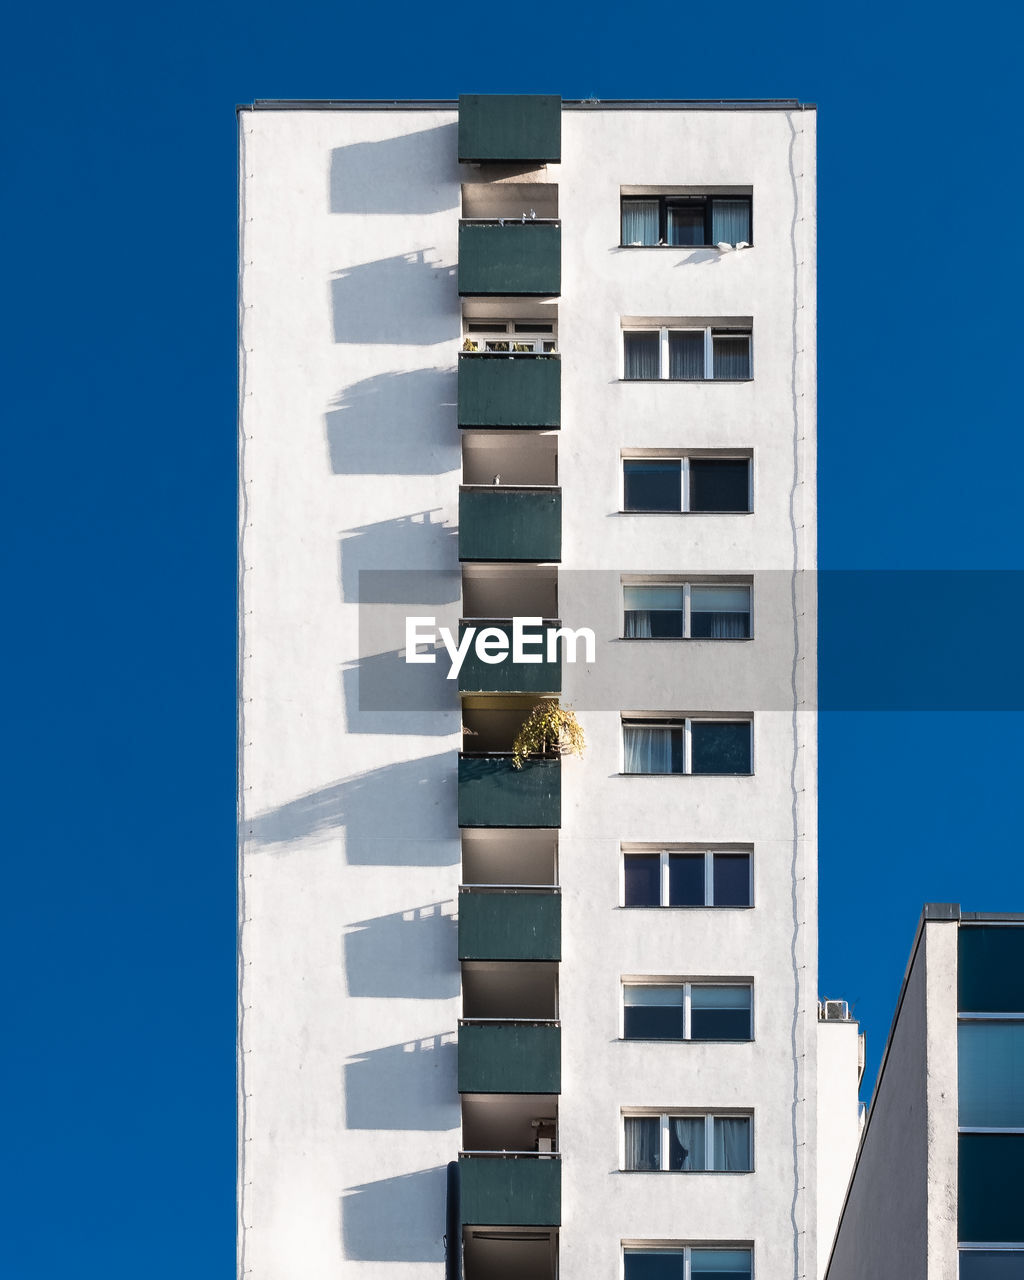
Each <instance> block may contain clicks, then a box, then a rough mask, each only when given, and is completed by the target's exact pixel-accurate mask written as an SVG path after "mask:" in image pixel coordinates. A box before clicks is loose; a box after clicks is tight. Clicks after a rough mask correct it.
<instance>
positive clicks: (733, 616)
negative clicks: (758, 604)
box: [690, 611, 750, 640]
mask: <svg viewBox="0 0 1024 1280" xmlns="http://www.w3.org/2000/svg"><path fill="white" fill-rule="evenodd" d="M690 635H691V636H692V637H693V638H694V640H749V639H750V614H749V613H703V612H701V613H697V612H696V611H694V612H693V613H691V614H690Z"/></svg>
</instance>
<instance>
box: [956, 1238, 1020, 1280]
mask: <svg viewBox="0 0 1024 1280" xmlns="http://www.w3.org/2000/svg"><path fill="white" fill-rule="evenodd" d="M1021 1276H1024V1244H1018V1245H1017V1246H1016V1247H1015V1248H1014V1247H1013V1246H1009V1247H1007V1248H998V1249H992V1248H989V1249H965V1248H964V1247H963V1245H961V1246H960V1280H1021Z"/></svg>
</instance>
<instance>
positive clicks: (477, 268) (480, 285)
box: [459, 222, 562, 298]
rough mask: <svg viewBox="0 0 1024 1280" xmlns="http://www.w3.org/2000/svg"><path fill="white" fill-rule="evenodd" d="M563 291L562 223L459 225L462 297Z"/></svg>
mask: <svg viewBox="0 0 1024 1280" xmlns="http://www.w3.org/2000/svg"><path fill="white" fill-rule="evenodd" d="M561 289H562V227H561V224H560V223H557V222H506V223H505V224H504V225H502V224H501V223H500V222H463V223H460V224H459V293H460V294H461V295H462V296H463V297H467V296H470V297H475V298H480V297H489V296H492V295H500V296H502V297H541V298H553V297H556V296H557V295H558V294H559V293H560V292H561Z"/></svg>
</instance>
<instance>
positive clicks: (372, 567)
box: [338, 507, 462, 652]
mask: <svg viewBox="0 0 1024 1280" xmlns="http://www.w3.org/2000/svg"><path fill="white" fill-rule="evenodd" d="M438 510H439V509H438V508H436V507H435V508H433V509H431V510H429V511H417V512H415V513H414V514H413V515H407V516H396V517H395V518H394V519H393V520H378V521H377V522H376V523H374V524H363V525H357V526H356V527H355V528H354V529H348V530H346V532H345V536H344V537H343V538H342V540H341V544H340V546H339V549H338V550H339V555H340V559H341V568H340V576H341V598H342V600H343V601H345V603H346V604H369V603H374V604H395V605H414V604H415V605H423V606H431V607H433V606H435V605H442V604H453V603H454V602H455V601H456V600H457V599H458V598H459V592H460V591H461V589H462V581H461V578H460V575H459V531H458V528H457V527H455V526H451V525H446V524H443V523H442V521H441V519H440V518H438V519H437V520H434V519H433V518H432V517H433V516H434V515H435V514H436V513H437V512H438ZM367 571H369V573H370V574H371V575H372V577H367ZM396 571H397V572H396ZM371 584H372V585H371ZM371 590H373V591H374V593H375V597H377V598H373V599H370V598H368V597H369V592H370V591H371ZM385 592H386V593H388V594H393V595H394V598H393V599H382V598H379V597H381V596H382V595H383V594H384V593H385ZM360 648H361V649H362V648H363V646H362V645H360ZM367 652H372V650H367Z"/></svg>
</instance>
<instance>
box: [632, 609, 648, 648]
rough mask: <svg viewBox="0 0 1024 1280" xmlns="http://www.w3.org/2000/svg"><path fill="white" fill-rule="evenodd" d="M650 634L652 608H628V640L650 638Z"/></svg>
mask: <svg viewBox="0 0 1024 1280" xmlns="http://www.w3.org/2000/svg"><path fill="white" fill-rule="evenodd" d="M650 635H651V611H650V609H627V610H626V639H627V640H644V639H650Z"/></svg>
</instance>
